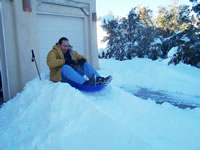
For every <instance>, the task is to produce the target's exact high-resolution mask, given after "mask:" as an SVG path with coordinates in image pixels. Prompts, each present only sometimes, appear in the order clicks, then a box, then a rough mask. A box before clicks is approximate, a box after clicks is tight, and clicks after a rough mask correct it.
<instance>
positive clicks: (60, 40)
mask: <svg viewBox="0 0 200 150" xmlns="http://www.w3.org/2000/svg"><path fill="white" fill-rule="evenodd" d="M63 41H69V40H68V38H66V37H61V38H60V39H59V40H58V43H56V45H58V44H59V45H61V44H62V42H63Z"/></svg>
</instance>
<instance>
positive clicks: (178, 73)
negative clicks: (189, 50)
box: [100, 58, 200, 97]
mask: <svg viewBox="0 0 200 150" xmlns="http://www.w3.org/2000/svg"><path fill="white" fill-rule="evenodd" d="M100 67H101V68H102V70H101V71H100V72H101V73H102V74H105V75H106V74H109V73H110V72H112V73H113V79H114V80H113V82H112V83H113V84H114V85H115V86H118V87H123V86H126V87H129V88H135V87H137V86H138V87H143V88H148V89H151V90H155V91H157V90H164V91H169V92H175V93H182V94H186V95H193V96H198V97H200V91H199V89H200V78H199V77H200V69H198V68H195V67H192V66H190V65H185V64H179V65H176V66H175V65H170V66H168V64H167V63H166V62H165V61H159V60H158V61H152V60H150V59H139V58H134V59H133V60H127V61H114V60H112V59H109V60H105V59H103V60H101V66H100Z"/></svg>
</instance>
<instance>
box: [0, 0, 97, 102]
mask: <svg viewBox="0 0 200 150" xmlns="http://www.w3.org/2000/svg"><path fill="white" fill-rule="evenodd" d="M19 1H20V2H19ZM41 1H42V0H31V6H32V12H24V11H23V5H22V0H6V1H5V0H0V2H1V3H2V12H3V13H2V15H3V25H4V32H5V48H4V50H5V54H6V63H7V72H8V80H9V83H8V84H9V85H8V87H9V91H10V95H9V96H8V97H9V98H11V97H14V96H15V95H16V93H17V92H20V91H21V90H22V89H23V87H24V85H25V84H26V83H27V82H28V81H30V80H32V79H33V78H35V77H36V76H37V71H36V68H35V64H34V63H32V62H31V50H32V49H33V50H34V51H35V55H36V59H37V61H38V65H39V68H40V59H38V58H39V57H40V49H39V48H40V45H39V43H40V42H39V39H38V18H37V17H38V12H41V11H42V12H51V13H52V11H55V13H62V14H63V13H66V14H67V15H74V16H81V15H83V12H82V11H81V10H80V9H75V8H72V7H68V9H66V8H67V7H66V6H63V7H60V6H61V4H60V2H61V3H62V2H64V3H66V1H67V0H57V1H56V0H52V2H54V3H55V5H53V4H51V5H49V4H43V3H40V2H41ZM50 1H51V0H50ZM56 2H59V4H56ZM73 2H82V3H83V4H88V6H89V14H88V16H87V17H86V18H87V19H86V21H87V22H88V26H87V27H86V28H87V31H86V32H87V37H88V39H86V40H85V42H87V48H88V49H87V50H85V52H84V54H86V55H87V57H88V58H89V61H90V63H91V64H92V65H93V66H94V67H95V68H98V51H97V40H96V22H94V21H92V15H91V14H92V13H95V12H96V3H95V0H76V1H73ZM73 4H76V3H73ZM78 4H79V3H77V5H78ZM57 8H59V9H57ZM60 8H62V9H60ZM55 42H56V41H55ZM44 59H46V58H44ZM40 69H41V68H40ZM42 71H43V70H42ZM6 100H8V98H6Z"/></svg>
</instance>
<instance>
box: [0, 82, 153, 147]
mask: <svg viewBox="0 0 200 150" xmlns="http://www.w3.org/2000/svg"><path fill="white" fill-rule="evenodd" d="M0 116H1V117H0V135H1V136H0V141H1V142H0V149H2V150H13V149H20V150H27V149H28V150H33V149H34V150H41V149H48V150H51V149H52V150H55V149H59V150H66V149H70V150H83V149H87V150H102V149H104V150H112V149H113V150H122V149H126V150H129V149H130V150H131V149H132V148H136V149H146V150H147V149H149V148H150V146H149V145H148V144H146V143H145V142H143V141H142V140H141V139H140V138H138V137H137V136H135V135H134V133H132V132H131V131H130V130H129V129H127V128H125V127H124V126H123V125H121V124H119V123H118V122H116V121H114V120H113V119H112V118H110V116H109V115H108V114H106V113H105V112H103V111H102V110H101V109H99V108H98V107H96V105H95V104H94V103H92V101H91V100H90V99H88V97H87V96H85V95H84V94H82V93H81V92H80V91H78V90H76V89H74V88H72V87H71V86H69V85H68V84H65V83H52V82H50V81H48V80H43V81H39V80H34V81H32V82H30V83H28V84H27V85H26V87H25V89H24V91H23V92H22V93H21V94H18V95H17V96H16V97H15V98H14V99H12V100H10V101H9V102H8V103H6V104H5V105H4V106H3V108H2V109H1V110H0ZM150 149H151V148H150Z"/></svg>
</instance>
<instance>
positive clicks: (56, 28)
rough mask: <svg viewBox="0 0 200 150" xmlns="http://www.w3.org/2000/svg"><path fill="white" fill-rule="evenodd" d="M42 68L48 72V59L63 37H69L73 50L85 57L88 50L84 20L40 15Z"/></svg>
mask: <svg viewBox="0 0 200 150" xmlns="http://www.w3.org/2000/svg"><path fill="white" fill-rule="evenodd" d="M37 18H38V32H39V33H38V35H39V40H40V41H39V43H40V67H41V71H46V70H47V69H48V66H47V64H46V57H47V54H48V52H49V51H50V50H51V49H52V47H53V45H55V44H56V42H57V41H58V40H59V38H61V37H63V36H64V37H67V38H68V39H69V42H70V44H71V45H72V46H73V49H74V50H76V51H78V52H79V53H80V54H82V55H84V51H85V49H86V45H85V44H86V43H85V41H86V35H85V23H84V22H85V21H84V18H79V17H68V16H57V15H44V14H38V17H37Z"/></svg>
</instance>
